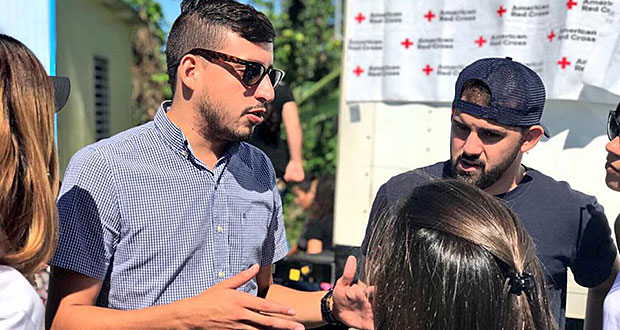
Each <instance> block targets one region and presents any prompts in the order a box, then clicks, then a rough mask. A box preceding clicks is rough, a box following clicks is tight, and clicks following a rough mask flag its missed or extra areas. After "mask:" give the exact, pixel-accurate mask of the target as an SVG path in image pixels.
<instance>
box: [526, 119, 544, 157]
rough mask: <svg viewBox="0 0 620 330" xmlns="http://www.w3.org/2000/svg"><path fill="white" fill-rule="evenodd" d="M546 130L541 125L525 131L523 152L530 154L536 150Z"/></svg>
mask: <svg viewBox="0 0 620 330" xmlns="http://www.w3.org/2000/svg"><path fill="white" fill-rule="evenodd" d="M544 133H545V129H544V128H543V127H542V126H541V125H533V126H531V127H528V128H526V129H525V130H524V131H523V143H522V144H521V152H528V151H530V150H532V148H534V147H535V146H536V145H537V144H538V142H539V141H540V139H542V137H543V135H544Z"/></svg>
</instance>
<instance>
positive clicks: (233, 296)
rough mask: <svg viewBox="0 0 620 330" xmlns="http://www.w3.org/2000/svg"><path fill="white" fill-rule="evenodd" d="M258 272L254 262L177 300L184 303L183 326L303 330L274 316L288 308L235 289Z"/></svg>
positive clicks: (287, 310)
mask: <svg viewBox="0 0 620 330" xmlns="http://www.w3.org/2000/svg"><path fill="white" fill-rule="evenodd" d="M258 271H259V266H258V265H256V264H255V265H253V266H252V267H250V268H249V269H246V270H244V271H243V272H241V273H239V274H237V275H235V276H233V277H231V278H229V279H227V280H225V281H222V282H220V283H219V284H217V285H215V286H213V287H211V288H209V289H207V290H205V291H204V292H203V293H201V294H200V295H198V296H196V297H193V298H189V299H185V300H182V301H179V302H178V303H183V304H185V306H184V307H185V311H186V312H187V314H186V315H184V316H185V317H184V319H185V320H187V321H188V323H189V324H187V325H189V326H191V327H193V328H196V329H264V328H268V329H296V330H301V329H304V326H303V325H302V324H300V323H297V322H294V321H290V320H285V319H283V318H279V317H277V316H274V315H278V314H280V315H287V316H292V315H295V311H294V310H293V309H291V308H290V307H286V306H283V305H280V304H277V303H273V302H269V301H267V300H265V299H262V298H258V297H256V296H253V295H250V294H247V293H244V292H241V291H237V288H239V287H240V286H242V285H243V284H245V283H247V282H248V281H250V280H251V279H252V278H254V277H255V276H256V274H258ZM264 313H269V314H270V315H266V314H264Z"/></svg>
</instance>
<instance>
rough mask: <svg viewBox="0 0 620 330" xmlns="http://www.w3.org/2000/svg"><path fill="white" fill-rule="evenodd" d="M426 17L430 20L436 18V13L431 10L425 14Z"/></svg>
mask: <svg viewBox="0 0 620 330" xmlns="http://www.w3.org/2000/svg"><path fill="white" fill-rule="evenodd" d="M424 18H426V19H427V20H428V21H429V22H430V21H432V20H433V18H435V13H433V12H432V11H430V10H429V11H428V13H426V15H424Z"/></svg>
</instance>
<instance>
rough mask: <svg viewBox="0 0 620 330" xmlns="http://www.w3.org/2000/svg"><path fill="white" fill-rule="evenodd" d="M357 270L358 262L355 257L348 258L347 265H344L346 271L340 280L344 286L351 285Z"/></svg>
mask: <svg viewBox="0 0 620 330" xmlns="http://www.w3.org/2000/svg"><path fill="white" fill-rule="evenodd" d="M356 268H357V261H356V260H355V257H354V256H349V257H348V258H347V263H346V264H345V265H344V271H343V273H342V277H341V278H340V279H339V280H338V282H340V284H342V285H346V286H348V285H351V283H353V278H354V277H355V269H356Z"/></svg>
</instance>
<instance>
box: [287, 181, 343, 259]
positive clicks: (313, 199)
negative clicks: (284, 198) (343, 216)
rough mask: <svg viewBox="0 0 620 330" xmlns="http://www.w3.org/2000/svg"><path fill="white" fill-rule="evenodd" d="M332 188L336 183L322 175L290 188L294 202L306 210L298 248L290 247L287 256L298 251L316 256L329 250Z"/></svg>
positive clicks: (331, 226)
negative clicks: (293, 195) (306, 213)
mask: <svg viewBox="0 0 620 330" xmlns="http://www.w3.org/2000/svg"><path fill="white" fill-rule="evenodd" d="M334 188H335V182H334V178H333V177H331V176H323V177H320V178H318V179H314V180H311V181H308V182H302V183H300V184H297V185H295V186H293V191H294V192H295V195H296V197H295V202H296V203H297V205H299V206H301V207H302V208H303V209H304V210H306V211H308V216H307V218H306V220H305V221H304V225H303V228H302V230H301V236H300V237H299V240H298V242H297V245H296V246H294V247H293V248H291V250H290V251H289V255H291V254H295V253H297V252H298V251H299V250H301V251H305V252H306V253H308V254H317V253H321V252H323V250H331V249H332V234H333V230H334Z"/></svg>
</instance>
